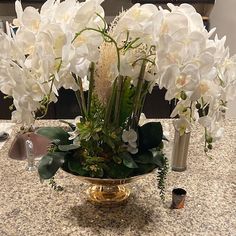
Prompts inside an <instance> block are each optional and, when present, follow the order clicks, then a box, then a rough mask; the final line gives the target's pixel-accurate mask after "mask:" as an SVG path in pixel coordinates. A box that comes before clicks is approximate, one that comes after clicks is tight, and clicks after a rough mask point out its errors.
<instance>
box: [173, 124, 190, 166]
mask: <svg viewBox="0 0 236 236" xmlns="http://www.w3.org/2000/svg"><path fill="white" fill-rule="evenodd" d="M190 134H191V132H190V131H187V132H185V133H184V134H182V135H180V132H179V131H178V130H177V129H176V128H175V136H174V142H173V149H172V158H171V169H172V170H173V171H185V170H186V168H187V157H188V147H189V140H190Z"/></svg>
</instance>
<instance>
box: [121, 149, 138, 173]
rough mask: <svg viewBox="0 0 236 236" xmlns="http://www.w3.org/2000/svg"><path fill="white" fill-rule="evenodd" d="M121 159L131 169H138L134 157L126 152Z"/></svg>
mask: <svg viewBox="0 0 236 236" xmlns="http://www.w3.org/2000/svg"><path fill="white" fill-rule="evenodd" d="M121 158H122V159H123V164H124V165H125V166H126V167H128V168H131V169H134V168H138V166H137V164H136V163H135V161H134V160H133V158H132V156H131V155H130V154H129V153H128V152H124V153H122V154H121Z"/></svg>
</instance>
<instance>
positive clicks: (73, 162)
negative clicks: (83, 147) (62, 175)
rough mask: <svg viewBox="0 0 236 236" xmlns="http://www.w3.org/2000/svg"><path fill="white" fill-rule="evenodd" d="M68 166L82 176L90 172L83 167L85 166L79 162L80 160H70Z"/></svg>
mask: <svg viewBox="0 0 236 236" xmlns="http://www.w3.org/2000/svg"><path fill="white" fill-rule="evenodd" d="M68 168H69V170H70V171H72V172H74V173H77V174H78V175H81V176H87V175H88V172H87V171H86V170H85V169H83V166H82V165H81V163H80V162H79V160H68Z"/></svg>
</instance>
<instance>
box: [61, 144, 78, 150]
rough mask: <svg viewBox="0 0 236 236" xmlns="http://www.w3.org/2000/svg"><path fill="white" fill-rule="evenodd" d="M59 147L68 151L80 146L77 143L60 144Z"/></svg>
mask: <svg viewBox="0 0 236 236" xmlns="http://www.w3.org/2000/svg"><path fill="white" fill-rule="evenodd" d="M58 148H59V150H60V151H63V152H67V151H70V150H75V149H78V148H79V146H78V145H75V144H68V145H59V146H58Z"/></svg>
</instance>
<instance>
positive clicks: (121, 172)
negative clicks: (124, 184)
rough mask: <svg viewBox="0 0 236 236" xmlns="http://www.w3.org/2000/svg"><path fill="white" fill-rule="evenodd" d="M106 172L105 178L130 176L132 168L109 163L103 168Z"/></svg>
mask: <svg viewBox="0 0 236 236" xmlns="http://www.w3.org/2000/svg"><path fill="white" fill-rule="evenodd" d="M103 169H104V171H105V174H106V178H112V179H123V178H128V177H129V176H131V174H132V172H133V170H134V169H130V168H128V167H126V166H124V165H119V164H116V163H114V162H113V163H110V164H109V166H107V168H105V167H104V168H103Z"/></svg>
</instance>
